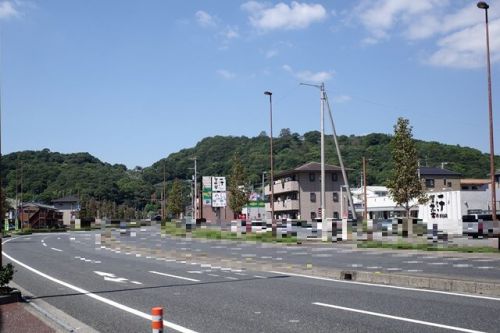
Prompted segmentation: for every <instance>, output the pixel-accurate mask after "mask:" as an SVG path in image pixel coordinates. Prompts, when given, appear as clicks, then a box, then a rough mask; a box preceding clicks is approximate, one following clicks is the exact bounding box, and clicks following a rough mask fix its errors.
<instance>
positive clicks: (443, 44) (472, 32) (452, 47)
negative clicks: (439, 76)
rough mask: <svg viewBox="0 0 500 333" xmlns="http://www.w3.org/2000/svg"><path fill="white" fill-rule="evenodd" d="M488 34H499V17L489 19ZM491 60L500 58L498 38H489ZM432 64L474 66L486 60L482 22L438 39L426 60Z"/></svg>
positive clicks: (482, 63) (499, 40)
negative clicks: (432, 51) (436, 48)
mask: <svg viewBox="0 0 500 333" xmlns="http://www.w3.org/2000/svg"><path fill="white" fill-rule="evenodd" d="M489 28H490V36H500V19H496V20H494V21H490V25H489ZM490 54H491V60H492V62H494V61H498V60H500V39H498V38H492V39H491V38H490ZM427 62H428V63H429V64H431V65H434V66H445V67H456V68H476V67H482V66H484V65H485V62H486V36H485V30H484V24H477V25H475V26H472V27H469V28H466V29H462V30H460V31H458V32H455V33H452V34H450V35H448V36H446V37H444V38H442V39H440V40H439V41H438V50H437V51H435V52H434V53H433V54H432V55H431V56H430V57H429V59H428V61H427Z"/></svg>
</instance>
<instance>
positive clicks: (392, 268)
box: [387, 267, 403, 271]
mask: <svg viewBox="0 0 500 333" xmlns="http://www.w3.org/2000/svg"><path fill="white" fill-rule="evenodd" d="M387 270H388V271H401V270H403V269H402V268H399V267H391V268H387Z"/></svg>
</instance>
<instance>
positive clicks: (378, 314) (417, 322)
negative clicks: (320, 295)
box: [312, 302, 484, 333]
mask: <svg viewBox="0 0 500 333" xmlns="http://www.w3.org/2000/svg"><path fill="white" fill-rule="evenodd" d="M312 304H313V305H319V306H323V307H327V308H333V309H337V310H343V311H350V312H356V313H361V314H366V315H370V316H376V317H382V318H388V319H394V320H400V321H405V322H409V323H414V324H420V325H426V326H432V327H438V328H444V329H447V330H454V331H459V332H467V333H484V332H483V331H476V330H471V329H467V328H462V327H457V326H449V325H443V324H437V323H431V322H429V321H423V320H416V319H410V318H403V317H398V316H393V315H387V314H383V313H378V312H372V311H365V310H359V309H353V308H347V307H344V306H338V305H332V304H326V303H320V302H314V303H312Z"/></svg>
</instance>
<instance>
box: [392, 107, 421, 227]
mask: <svg viewBox="0 0 500 333" xmlns="http://www.w3.org/2000/svg"><path fill="white" fill-rule="evenodd" d="M391 148H392V160H393V169H392V173H391V175H390V178H389V182H388V185H387V187H388V188H389V192H390V194H391V196H392V198H393V199H394V201H395V202H396V203H397V204H398V205H401V206H403V207H404V209H405V211H406V217H407V218H408V217H409V216H410V208H411V206H410V202H411V201H412V200H413V199H418V201H419V202H425V199H426V197H425V193H424V191H423V189H422V183H421V182H420V179H418V154H417V147H416V145H415V141H414V140H413V135H412V127H411V126H410V121H409V120H408V119H405V118H401V117H400V118H398V121H397V123H396V125H394V137H393V138H392V141H391Z"/></svg>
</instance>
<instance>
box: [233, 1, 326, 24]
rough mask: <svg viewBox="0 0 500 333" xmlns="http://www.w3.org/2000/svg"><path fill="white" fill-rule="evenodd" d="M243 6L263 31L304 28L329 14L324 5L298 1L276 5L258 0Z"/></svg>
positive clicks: (251, 21)
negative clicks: (269, 4) (258, 0)
mask: <svg viewBox="0 0 500 333" xmlns="http://www.w3.org/2000/svg"><path fill="white" fill-rule="evenodd" d="M241 8H242V9H243V10H245V11H247V12H248V13H249V14H250V17H249V20H250V24H251V25H252V26H254V27H255V28H257V29H259V30H262V31H268V30H277V29H284V30H293V29H304V28H307V27H308V26H309V25H311V24H312V23H314V22H319V21H322V20H323V19H325V18H326V16H327V12H326V10H325V8H324V7H323V6H322V5H320V4H307V3H299V2H297V1H292V3H291V5H290V6H289V5H287V4H285V3H283V2H280V3H278V4H276V5H275V6H274V7H270V6H268V5H267V4H264V3H260V2H257V1H249V2H246V3H244V4H243V5H242V6H241Z"/></svg>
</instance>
